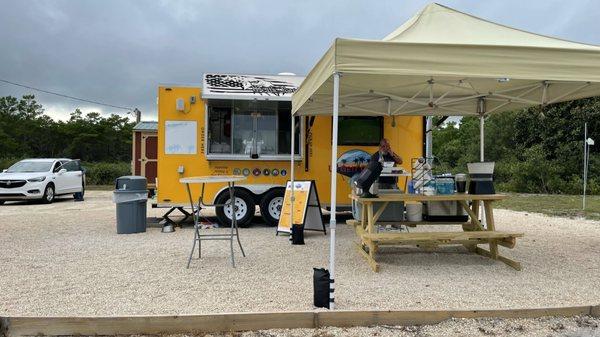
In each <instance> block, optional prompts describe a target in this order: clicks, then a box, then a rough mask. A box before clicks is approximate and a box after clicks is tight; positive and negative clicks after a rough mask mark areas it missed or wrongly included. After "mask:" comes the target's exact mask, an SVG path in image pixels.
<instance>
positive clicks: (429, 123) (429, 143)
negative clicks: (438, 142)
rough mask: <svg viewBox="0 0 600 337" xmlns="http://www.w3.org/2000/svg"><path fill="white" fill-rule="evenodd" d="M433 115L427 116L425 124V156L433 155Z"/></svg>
mask: <svg viewBox="0 0 600 337" xmlns="http://www.w3.org/2000/svg"><path fill="white" fill-rule="evenodd" d="M432 129H433V116H427V118H426V124H425V132H426V134H425V158H431V157H432V156H433V130H432Z"/></svg>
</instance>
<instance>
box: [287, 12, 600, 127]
mask: <svg viewBox="0 0 600 337" xmlns="http://www.w3.org/2000/svg"><path fill="white" fill-rule="evenodd" d="M336 72H339V73H341V74H342V79H341V81H340V115H478V114H479V113H483V112H485V113H492V112H500V111H506V110H514V109H516V108H521V107H526V106H531V105H538V104H550V103H555V102H561V101H567V100H573V99H578V98H583V97H589V96H597V95H600V47H599V46H593V45H588V44H582V43H576V42H571V41H566V40H562V39H556V38H552V37H547V36H542V35H538V34H533V33H529V32H525V31H521V30H518V29H514V28H510V27H507V26H503V25H500V24H496V23H492V22H489V21H486V20H483V19H480V18H477V17H474V16H471V15H469V14H465V13H461V12H459V11H456V10H453V9H451V8H448V7H444V6H441V5H438V4H430V5H428V6H426V7H425V8H424V9H423V10H422V11H421V12H419V13H418V14H417V15H415V16H414V17H412V18H411V19H410V20H408V21H407V22H406V23H405V24H403V25H402V26H400V27H399V28H397V29H396V30H394V31H393V32H392V33H390V34H389V35H388V36H386V37H385V38H384V39H383V40H382V41H379V40H355V39H339V38H338V39H336V40H335V42H334V43H333V45H332V46H331V47H330V48H329V50H328V51H327V52H326V53H325V55H324V56H323V57H322V58H321V60H320V61H319V62H318V63H317V65H316V66H315V67H314V68H313V69H312V71H311V72H310V73H309V75H308V76H307V77H306V79H305V80H304V82H303V83H302V85H301V86H300V88H299V89H298V91H297V92H296V93H295V94H294V95H293V98H292V102H293V113H294V114H300V115H315V114H331V105H332V91H333V88H332V85H333V81H332V75H333V74H334V73H336Z"/></svg>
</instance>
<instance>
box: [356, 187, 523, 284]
mask: <svg viewBox="0 0 600 337" xmlns="http://www.w3.org/2000/svg"><path fill="white" fill-rule="evenodd" d="M506 197H507V196H506V195H504V194H478V195H477V194H466V193H465V194H462V193H456V194H450V195H422V194H403V193H397V194H396V193H395V194H380V195H379V196H378V197H377V198H361V197H359V196H357V195H354V194H352V195H350V198H351V199H353V200H355V201H356V202H358V203H360V204H361V205H362V212H361V220H360V221H356V220H348V221H347V223H348V224H350V225H353V226H354V227H355V230H356V233H357V235H358V238H359V242H358V250H359V252H360V253H361V255H362V256H363V257H364V258H365V259H366V260H367V262H368V263H369V265H370V266H371V268H372V269H373V270H374V271H375V272H377V271H379V264H378V263H377V261H376V260H375V257H376V253H377V251H378V249H379V246H382V245H394V246H401V245H416V246H419V247H437V246H440V245H463V246H465V247H466V248H467V249H468V250H469V251H470V252H473V253H476V254H479V255H482V256H486V257H489V258H491V259H494V260H499V261H502V262H504V263H505V264H507V265H509V266H510V267H512V268H514V269H516V270H521V264H520V263H519V262H516V261H514V260H511V259H509V258H507V257H505V256H503V255H500V253H499V251H498V246H503V247H506V248H510V249H511V248H514V246H515V243H516V239H517V238H520V237H523V235H524V234H523V233H517V232H504V231H498V230H496V225H495V222H494V212H493V207H492V205H493V202H494V201H497V200H502V199H505V198H506ZM426 201H456V202H458V204H459V205H461V206H462V208H463V209H464V210H465V211H466V212H467V214H468V215H469V221H468V222H451V221H444V222H437V221H436V222H427V221H420V222H409V221H396V222H380V221H378V220H379V217H380V216H381V214H382V213H383V211H384V210H385V208H386V207H387V205H388V204H389V203H390V202H405V203H406V202H426ZM469 202H471V206H470V207H469ZM481 202H483V207H484V210H485V217H486V224H487V228H486V227H484V226H483V225H482V224H481V222H480V221H479V216H478V214H479V207H480V203H481ZM375 204H379V205H380V207H379V208H378V209H377V212H374V211H373V209H374V207H373V206H374V205H375ZM424 207H425V205H424ZM378 224H385V225H388V224H396V225H407V226H411V227H415V226H419V225H462V231H443V232H440V231H437V232H410V233H409V232H396V233H390V232H382V233H378V232H377V228H376V227H377V225H378ZM480 244H487V245H488V246H489V250H488V249H484V248H481V247H478V245H480Z"/></svg>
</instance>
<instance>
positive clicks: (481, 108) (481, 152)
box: [477, 98, 487, 229]
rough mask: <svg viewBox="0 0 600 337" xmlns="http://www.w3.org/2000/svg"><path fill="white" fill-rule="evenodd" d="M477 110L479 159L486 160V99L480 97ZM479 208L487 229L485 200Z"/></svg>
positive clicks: (482, 221)
mask: <svg viewBox="0 0 600 337" xmlns="http://www.w3.org/2000/svg"><path fill="white" fill-rule="evenodd" d="M477 112H478V113H479V160H480V161H481V162H484V161H485V118H484V115H485V99H483V98H480V99H479V100H478V101H477ZM479 209H480V211H481V225H483V228H485V229H487V220H486V216H485V207H483V201H481V202H480V205H479Z"/></svg>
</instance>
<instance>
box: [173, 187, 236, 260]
mask: <svg viewBox="0 0 600 337" xmlns="http://www.w3.org/2000/svg"><path fill="white" fill-rule="evenodd" d="M245 179H246V177H244V176H200V177H189V178H181V179H179V182H180V183H182V184H185V187H186V189H187V194H188V198H189V200H190V206H191V207H192V215H193V217H194V243H193V245H192V251H191V252H190V256H189V258H188V263H187V268H189V267H190V263H191V262H192V256H193V255H194V250H195V248H196V242H198V258H200V257H201V256H202V240H229V248H230V250H231V265H232V266H233V267H234V268H235V259H234V256H233V255H234V254H233V238H234V237H235V238H236V239H237V243H238V245H239V246H240V250H241V251H242V256H244V257H246V254H245V253H244V248H242V243H241V242H240V235H239V231H238V225H237V216H236V213H237V209H236V206H235V182H236V181H241V180H245ZM216 183H227V188H228V189H229V202H228V203H225V204H222V205H217V204H205V203H204V200H203V198H204V185H205V184H216ZM191 184H201V185H202V189H201V192H200V196H199V197H198V203H197V204H194V199H193V197H192V191H191V189H190V185H191ZM206 207H229V209H228V210H227V209H226V210H225V213H226V214H227V213H229V215H231V219H232V220H231V232H230V233H229V234H201V233H200V229H201V226H200V210H201V209H202V208H206Z"/></svg>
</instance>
